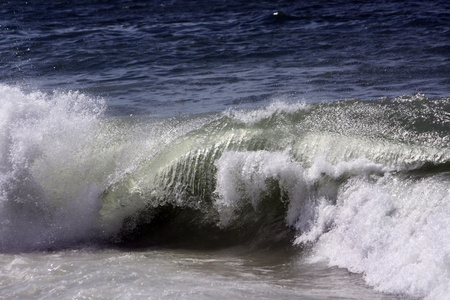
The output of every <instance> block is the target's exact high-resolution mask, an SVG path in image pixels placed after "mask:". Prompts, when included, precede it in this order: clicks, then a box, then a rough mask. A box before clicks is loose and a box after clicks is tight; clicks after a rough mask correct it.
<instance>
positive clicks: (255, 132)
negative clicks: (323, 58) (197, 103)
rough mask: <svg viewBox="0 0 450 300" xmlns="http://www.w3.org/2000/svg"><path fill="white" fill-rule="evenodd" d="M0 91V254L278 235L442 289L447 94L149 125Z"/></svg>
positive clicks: (385, 287) (371, 275)
mask: <svg viewBox="0 0 450 300" xmlns="http://www.w3.org/2000/svg"><path fill="white" fill-rule="evenodd" d="M0 95H1V101H0V116H1V117H0V149H1V157H0V189H1V190H0V217H1V221H0V222H1V228H0V249H1V251H3V252H11V251H30V250H40V249H49V248H60V247H72V246H75V245H78V244H86V243H87V244H89V243H110V242H122V243H130V242H136V241H138V243H140V244H141V245H142V244H143V245H146V246H148V245H154V244H170V243H172V244H177V243H179V244H183V245H186V244H189V243H192V242H193V239H192V237H193V236H195V237H196V239H195V241H196V242H199V241H201V242H206V243H207V244H208V243H209V244H211V243H213V244H214V243H216V244H219V245H227V244H232V243H242V242H244V241H245V242H248V241H249V240H250V242H251V243H253V244H255V245H256V244H259V243H267V242H269V243H273V242H275V241H277V242H280V241H281V242H288V243H292V244H294V245H297V246H294V247H298V248H299V251H302V249H304V248H305V247H307V248H308V249H310V250H311V254H309V255H310V259H311V260H313V261H315V260H328V261H329V262H330V264H332V265H337V266H340V267H345V268H348V269H349V270H350V271H354V272H363V273H365V278H366V281H367V282H368V283H369V284H371V285H373V286H375V287H376V288H378V289H380V290H382V291H386V292H398V293H407V294H410V295H413V296H419V297H425V296H428V297H430V298H439V297H443V295H446V294H448V293H449V292H450V291H449V282H450V280H449V272H448V270H449V268H450V262H449V259H448V257H449V255H450V248H449V245H450V240H449V236H450V235H449V234H448V228H450V226H449V225H450V224H449V220H450V198H449V197H450V196H449V194H450V193H449V189H450V185H449V183H450V176H449V175H450V153H449V152H448V149H449V124H450V113H449V107H450V99H449V98H432V99H431V98H427V97H425V96H424V95H420V94H416V95H410V96H402V97H398V98H395V99H378V100H371V101H360V100H348V101H342V102H333V103H321V104H308V105H306V104H286V103H284V102H282V101H274V103H273V104H272V105H270V106H268V107H266V108H261V109H259V110H249V111H237V110H229V111H226V112H223V113H217V114H209V115H196V116H178V117H173V118H167V119H154V118H145V117H142V116H141V117H132V116H129V117H107V116H105V114H104V110H105V105H104V103H103V101H102V100H101V99H92V98H90V97H87V96H85V95H83V94H80V93H77V92H68V93H62V92H54V93H52V94H45V93H41V92H34V93H25V92H23V91H22V90H20V89H18V88H15V87H10V86H5V85H2V86H0ZM191 246H192V245H191ZM387 274H389V275H387Z"/></svg>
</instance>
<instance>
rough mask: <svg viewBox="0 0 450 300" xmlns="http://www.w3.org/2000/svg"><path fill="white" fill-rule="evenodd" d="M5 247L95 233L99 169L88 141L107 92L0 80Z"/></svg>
mask: <svg viewBox="0 0 450 300" xmlns="http://www.w3.org/2000/svg"><path fill="white" fill-rule="evenodd" d="M0 97H1V100H0V149H1V156H0V191H1V192H0V219H1V221H0V222H1V229H0V248H1V249H4V250H14V249H17V250H24V249H27V248H39V247H41V246H42V247H46V246H50V245H52V244H54V243H56V244H57V243H59V242H64V241H77V240H79V239H85V238H87V237H92V236H96V235H97V234H99V232H100V228H99V227H98V224H97V221H98V216H97V214H98V210H99V203H98V195H99V193H101V188H102V187H101V181H99V180H98V179H99V174H98V173H96V169H95V168H94V167H93V166H94V165H95V164H96V161H95V159H94V156H91V155H89V154H90V153H89V152H90V150H88V149H89V147H88V145H89V144H93V143H95V142H96V140H95V139H96V137H95V135H94V134H93V133H94V132H95V128H96V127H97V126H98V117H99V116H100V115H101V114H102V113H103V110H104V104H103V101H102V100H101V99H93V98H90V97H87V96H85V95H83V94H80V93H78V92H67V93H60V92H54V93H53V94H45V93H42V92H32V93H25V92H23V91H21V90H20V89H18V88H14V87H9V86H5V85H0Z"/></svg>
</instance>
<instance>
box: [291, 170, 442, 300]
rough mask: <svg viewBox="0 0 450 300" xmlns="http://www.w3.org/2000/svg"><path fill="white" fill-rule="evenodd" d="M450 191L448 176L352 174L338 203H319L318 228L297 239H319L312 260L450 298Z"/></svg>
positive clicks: (392, 288) (379, 285)
mask: <svg viewBox="0 0 450 300" xmlns="http://www.w3.org/2000/svg"><path fill="white" fill-rule="evenodd" d="M449 195H450V189H449V182H448V179H447V180H441V179H439V178H426V179H422V180H410V179H409V180H408V179H399V178H395V177H394V176H392V175H385V176H384V177H381V178H379V179H377V180H372V181H371V180H366V179H364V178H352V179H351V180H349V181H348V182H347V183H346V184H345V186H343V187H342V188H341V189H340V191H339V194H338V197H337V203H336V205H333V204H323V205H320V206H319V207H318V211H317V216H316V221H315V226H314V227H313V228H312V229H311V231H310V232H307V233H304V234H302V235H300V236H299V237H298V238H297V241H296V242H297V243H304V242H307V241H310V240H312V239H316V238H318V237H319V238H318V243H317V245H316V246H315V248H314V254H313V256H312V258H311V260H312V261H317V260H322V259H325V260H328V261H329V263H330V265H334V266H339V267H343V268H347V269H349V270H350V271H352V272H357V273H363V274H364V278H365V280H366V282H367V283H368V284H370V285H372V286H374V287H375V288H376V289H377V290H380V291H383V292H388V293H400V294H408V295H412V296H417V297H425V298H427V299H446V297H447V296H448V295H449V291H450V272H449V271H450V260H449V257H450V233H449V228H450V221H449V220H450V196H449ZM325 225H326V226H325ZM326 228H331V230H329V231H328V232H326V230H325V229H326Z"/></svg>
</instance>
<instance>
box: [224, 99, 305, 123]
mask: <svg viewBox="0 0 450 300" xmlns="http://www.w3.org/2000/svg"><path fill="white" fill-rule="evenodd" d="M299 110H308V105H307V104H306V103H304V102H297V103H288V102H285V101H283V100H280V99H276V100H274V101H273V102H272V103H271V104H270V105H268V106H266V107H264V108H261V109H254V110H237V109H232V110H227V111H226V112H225V115H227V116H229V117H230V118H232V119H235V120H238V121H240V122H244V123H246V124H253V123H256V122H259V121H261V120H263V119H266V118H270V117H273V116H275V115H277V114H280V113H288V114H290V113H296V112H298V111H299Z"/></svg>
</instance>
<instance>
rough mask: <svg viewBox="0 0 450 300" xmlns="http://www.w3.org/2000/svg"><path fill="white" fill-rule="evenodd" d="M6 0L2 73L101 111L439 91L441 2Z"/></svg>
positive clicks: (157, 111) (447, 50) (444, 82)
mask: <svg viewBox="0 0 450 300" xmlns="http://www.w3.org/2000/svg"><path fill="white" fill-rule="evenodd" d="M75 2H76V3H72V1H59V2H57V3H53V2H48V1H30V2H19V1H11V2H7V3H2V4H1V6H0V9H1V10H0V19H1V23H0V34H1V36H2V39H1V43H0V51H1V53H2V55H1V57H0V64H1V65H2V69H1V77H0V78H1V82H2V83H8V84H13V85H14V84H18V85H20V86H25V87H26V88H29V89H32V90H33V89H38V90H44V91H52V90H55V89H56V90H78V91H83V92H84V93H88V94H90V95H94V96H101V97H104V98H105V99H106V101H107V103H108V105H109V111H110V113H112V114H119V115H120V114H129V113H139V114H150V115H176V114H179V113H191V112H202V111H217V110H223V109H225V108H227V107H230V106H232V107H234V106H243V105H250V106H255V105H256V106H260V105H262V104H265V103H267V101H271V100H273V99H274V98H280V97H281V98H283V99H284V100H286V99H287V100H289V101H290V100H294V101H306V102H319V101H334V100H340V99H349V98H360V99H363V100H367V99H376V98H380V97H396V96H400V95H410V94H414V93H418V92H420V93H424V94H425V95H426V96H429V97H442V96H448V95H449V86H450V4H449V3H448V2H447V1H406V2H405V1H377V2H376V3H366V2H364V1H351V2H349V1H254V2H252V1H113V2H111V1H94V2H93V1H75Z"/></svg>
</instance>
